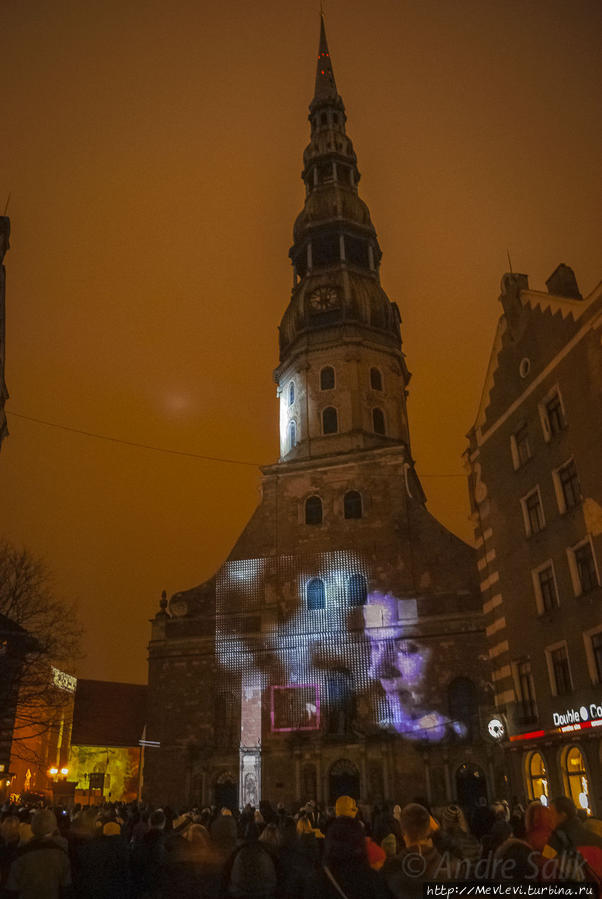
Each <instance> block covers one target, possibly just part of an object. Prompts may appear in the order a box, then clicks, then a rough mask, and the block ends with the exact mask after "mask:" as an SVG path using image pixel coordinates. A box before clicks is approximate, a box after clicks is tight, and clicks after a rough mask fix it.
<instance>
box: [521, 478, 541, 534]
mask: <svg viewBox="0 0 602 899" xmlns="http://www.w3.org/2000/svg"><path fill="white" fill-rule="evenodd" d="M521 505H522V509H523V518H524V522H525V534H526V535H527V537H531V536H533V534H538V533H539V532H540V531H541V530H542V529H543V527H544V526H545V523H546V522H545V518H544V515H543V506H542V504H541V494H540V492H539V487H536V488H535V490H532V491H531V493H528V494H527V495H526V496H525V497H523V498H522V499H521Z"/></svg>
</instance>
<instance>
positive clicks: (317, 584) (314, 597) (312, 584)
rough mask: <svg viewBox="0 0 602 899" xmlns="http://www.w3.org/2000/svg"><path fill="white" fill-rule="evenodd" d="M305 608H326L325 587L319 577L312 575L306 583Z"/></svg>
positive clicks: (311, 609)
mask: <svg viewBox="0 0 602 899" xmlns="http://www.w3.org/2000/svg"><path fill="white" fill-rule="evenodd" d="M307 608H308V609H309V611H310V612H316V611H317V610H318V609H325V608H326V588H325V587H324V581H323V580H322V578H320V577H312V579H311V581H309V583H308V585H307Z"/></svg>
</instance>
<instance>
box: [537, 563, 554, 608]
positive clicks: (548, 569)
mask: <svg viewBox="0 0 602 899" xmlns="http://www.w3.org/2000/svg"><path fill="white" fill-rule="evenodd" d="M532 577H533V586H534V588H535V599H536V601H537V609H538V611H539V612H540V613H542V612H551V611H552V609H555V608H556V606H558V605H559V602H558V590H557V588H556V576H555V574H554V565H553V564H552V562H546V564H545V565H542V566H541V568H536V569H535V571H533V572H532Z"/></svg>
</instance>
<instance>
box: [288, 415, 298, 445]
mask: <svg viewBox="0 0 602 899" xmlns="http://www.w3.org/2000/svg"><path fill="white" fill-rule="evenodd" d="M296 445H297V424H296V422H294V421H291V422H289V425H288V448H289V449H293V448H294V447H295V446H296Z"/></svg>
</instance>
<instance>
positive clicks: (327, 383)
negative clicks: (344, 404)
mask: <svg viewBox="0 0 602 899" xmlns="http://www.w3.org/2000/svg"><path fill="white" fill-rule="evenodd" d="M333 389H334V368H333V367H332V365H327V366H325V368H323V369H322V371H321V372H320V390H333Z"/></svg>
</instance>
